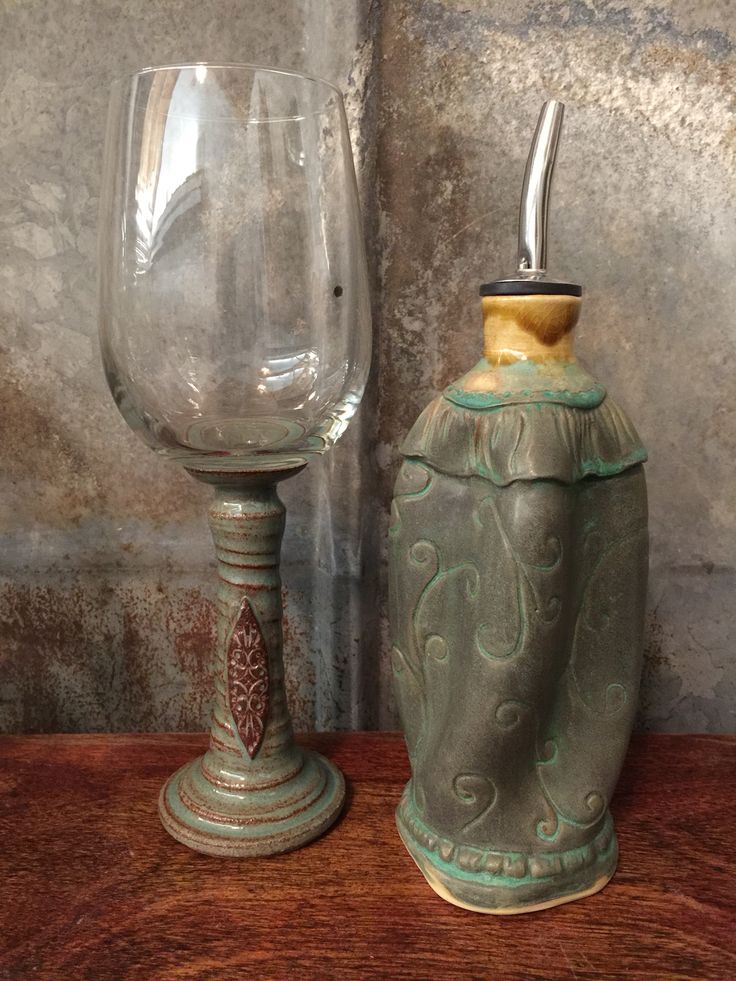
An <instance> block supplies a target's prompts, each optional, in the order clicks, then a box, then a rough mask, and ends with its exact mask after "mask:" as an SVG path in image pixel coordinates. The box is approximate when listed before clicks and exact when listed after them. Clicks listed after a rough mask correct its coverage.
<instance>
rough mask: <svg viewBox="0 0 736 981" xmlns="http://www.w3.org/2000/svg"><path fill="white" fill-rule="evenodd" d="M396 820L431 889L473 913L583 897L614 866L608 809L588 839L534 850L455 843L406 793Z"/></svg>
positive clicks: (502, 912) (510, 911)
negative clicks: (563, 847)
mask: <svg viewBox="0 0 736 981" xmlns="http://www.w3.org/2000/svg"><path fill="white" fill-rule="evenodd" d="M396 824H397V827H398V830H399V834H400V836H401V840H402V841H403V842H404V845H405V846H406V849H407V851H408V852H409V854H410V855H411V857H412V858H413V859H414V861H415V862H416V864H417V866H418V868H419V870H420V871H421V873H422V875H423V876H424V877H425V879H426V880H427V882H428V883H429V885H430V886H431V887H432V889H433V890H434V891H435V892H436V893H437V895H438V896H441V897H442V899H444V900H445V901H446V902H448V903H452V904H454V905H455V906H460V907H462V908H463V909H468V910H472V911H473V912H476V913H493V914H496V915H499V916H507V915H514V914H516V913H531V912H534V911H535V910H542V909H548V908H550V907H552V906H559V905H561V904H562V903H570V902H573V901H574V900H576V899H584V898H585V897H586V896H591V895H593V894H594V893H596V892H599V891H600V890H601V889H603V887H604V886H605V885H606V884H607V883H608V882H609V881H610V879H611V877H612V876H613V874H614V872H615V871H616V862H617V860H618V844H617V841H616V834H615V832H614V829H613V819H612V818H611V815H610V813H607V814H606V818H605V821H604V824H603V827H602V828H601V830H600V831H599V832H598V834H597V835H596V836H595V838H594V839H593V840H592V841H591V842H590V843H589V844H587V845H585V846H583V847H581V848H574V849H570V850H569V851H566V852H545V853H540V854H539V855H523V854H521V853H518V852H508V853H504V852H497V851H493V850H490V849H481V848H475V847H472V846H469V845H456V844H455V843H454V842H452V841H451V840H450V839H448V838H443V837H442V836H441V835H438V834H436V833H435V832H433V831H432V830H431V829H430V828H428V827H427V825H426V824H424V822H423V821H421V819H420V818H419V817H418V816H417V815H416V813H414V811H413V808H412V805H411V802H410V800H409V798H408V796H407V794H406V793H405V794H404V796H403V797H402V800H401V803H400V804H399V806H398V808H397V810H396Z"/></svg>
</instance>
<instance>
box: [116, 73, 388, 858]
mask: <svg viewBox="0 0 736 981" xmlns="http://www.w3.org/2000/svg"><path fill="white" fill-rule="evenodd" d="M99 260H100V294H99V296H100V300H99V321H100V339H101V346H102V358H103V363H104V367H105V372H106V375H107V379H108V383H109V385H110V389H111V391H112V394H113V397H114V399H115V401H116V403H117V405H118V408H119V409H120V411H121V413H122V414H123V416H124V418H125V420H126V422H127V423H128V425H129V426H130V427H131V428H132V429H133V430H134V431H135V432H136V433H138V434H139V435H140V436H141V437H142V438H143V439H144V440H145V441H146V442H147V443H148V444H149V445H150V446H151V447H152V448H153V449H154V450H155V451H156V452H157V453H159V454H161V455H162V456H164V457H167V458H168V459H170V460H176V461H178V462H179V463H181V464H182V466H184V468H185V469H186V470H187V471H188V472H189V473H190V474H191V475H192V476H194V477H196V478H197V479H199V480H202V481H205V482H207V483H209V484H212V485H213V487H214V501H213V503H212V506H211V508H210V511H209V521H210V527H211V530H212V535H213V538H214V543H215V550H216V553H217V559H218V572H219V580H220V582H219V592H218V597H217V615H218V631H217V636H218V640H217V648H216V652H215V658H214V674H215V706H214V711H213V717H212V726H211V731H210V742H209V749H208V750H207V752H206V753H205V754H204V756H202V757H200V758H199V759H196V760H194V761H193V762H191V763H189V764H187V765H186V766H184V767H183V768H182V769H180V770H179V771H178V772H176V773H175V774H174V775H173V776H172V777H170V778H169V780H168V781H167V783H166V784H165V785H164V787H163V789H162V791H161V796H160V800H159V813H160V816H161V820H162V822H163V824H164V827H165V828H166V830H167V831H168V832H169V833H170V834H171V835H173V836H174V838H176V839H178V840H179V841H181V842H184V843H185V844H187V845H189V846H190V847H191V848H194V849H196V850H197V851H201V852H205V853H207V854H212V855H267V854H274V853H276V852H281V851H286V850H288V849H292V848H297V847H299V846H300V845H303V844H305V843H306V842H308V841H310V840H311V839H313V838H315V837H317V836H318V835H319V834H321V833H322V831H324V830H325V829H326V828H327V827H328V826H329V825H330V824H331V823H332V822H333V821H334V820H335V818H336V817H337V815H338V813H339V811H340V808H341V807H342V804H343V800H344V793H345V791H344V781H343V778H342V775H341V774H340V772H339V770H338V769H337V768H336V767H335V766H334V765H333V764H332V763H330V762H329V761H327V760H325V759H324V758H323V757H321V756H319V755H318V754H316V753H312V752H307V751H305V750H303V749H301V748H299V747H298V746H297V745H296V744H295V742H294V738H293V733H292V726H291V720H290V717H289V713H288V709H287V705H286V696H285V691H284V684H283V661H282V623H281V620H282V607H281V581H280V576H279V554H280V545H281V537H282V534H283V529H284V517H285V515H284V507H283V505H282V503H281V501H280V500H279V497H278V495H277V492H276V485H277V483H278V481H280V480H284V479H285V478H287V477H291V476H293V475H294V474H296V473H298V472H299V471H300V470H302V469H303V468H304V467H305V466H306V464H307V463H308V461H309V460H310V459H312V457H314V456H315V455H317V454H320V453H324V452H325V451H326V450H328V449H329V448H330V446H332V444H333V443H334V442H335V440H337V439H338V437H339V436H340V435H341V433H343V432H344V430H345V428H346V426H347V425H348V422H349V421H350V418H351V416H352V415H353V414H354V412H355V410H356V408H357V406H358V404H359V402H360V399H361V396H362V393H363V389H364V386H365V383H366V378H367V374H368V368H369V362H370V348H371V339H370V316H369V305H368V289H367V275H366V266H365V254H364V247H363V240H362V231H361V222H360V211H359V205H358V196H357V189H356V183H355V174H354V170H353V161H352V154H351V149H350V138H349V135H348V128H347V122H346V118H345V110H344V107H343V101H342V97H341V95H340V92H339V91H338V89H336V88H335V87H334V86H332V85H330V84H329V83H327V82H324V81H321V80H320V79H317V78H311V77H309V76H307V75H302V74H298V73H296V72H285V71H277V70H275V69H269V68H262V67H258V66H251V65H210V64H193V65H176V66H170V67H162V68H150V69H146V70H145V71H141V72H138V73H136V74H134V75H131V76H129V77H127V78H124V79H121V80H119V81H118V82H116V83H114V85H113V88H112V94H111V101H110V112H109V119H108V129H107V139H106V148H105V164H104V175H103V191H102V197H101V204H100V248H99ZM174 506H175V505H174V503H173V502H172V507H174Z"/></svg>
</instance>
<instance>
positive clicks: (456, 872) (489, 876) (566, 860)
mask: <svg viewBox="0 0 736 981" xmlns="http://www.w3.org/2000/svg"><path fill="white" fill-rule="evenodd" d="M404 808H405V811H408V812H409V814H410V817H411V820H412V821H413V822H414V823H415V824H416V825H418V826H419V828H420V829H421V831H420V834H421V832H424V834H425V835H426V836H427V837H431V836H432V831H431V829H430V828H428V827H427V826H426V825H425V824H424V823H423V822H422V820H421V818H420V817H419V814H418V813H417V810H416V807H415V805H414V804H413V802H412V801H411V800H409V801H408V802H405V803H404ZM397 821H398V823H399V825H400V827H401V830H402V831H403V832H404V834H406V833H407V827H406V823H405V821H404V817H403V816H402V815H401V814H400V813H399V814H397ZM605 828H606V830H608V831H610V840H609V841H608V844H607V845H606V846H605V847H604V848H603V849H602V850H601V851H599V852H597V857H595V858H594V859H593V860H590V861H588V859H589V856H590V854H591V849H590V848H589V847H587V846H583V847H578V848H570V849H568V850H567V851H564V852H554V851H551V852H547V853H545V856H544V857H545V858H546V859H548V860H550V861H551V860H558V861H559V862H560V863H561V864H562V865H564V864H568V865H569V866H575V865H577V866H579V867H582V866H583V865H584V864H586V862H587V864H588V865H590V866H591V867H593V868H595V867H606V866H607V865H608V864H609V863H610V861H611V859H612V858H614V857H615V852H616V849H617V844H616V836H615V834H614V832H613V821H612V819H611V816H610V814H607V815H606V820H605ZM412 848H413V849H415V850H416V853H417V854H418V855H421V856H422V857H423V858H424V860H425V861H426V862H428V863H429V864H431V865H433V866H434V867H435V869H437V870H438V871H440V872H442V873H444V875H445V876H447V877H448V878H450V879H460V880H464V881H466V882H469V883H472V884H473V885H480V886H483V887H489V888H491V889H495V888H497V887H501V888H502V889H520V888H522V887H523V886H530V885H534V886H540V888H541V890H542V891H543V890H544V886H545V884H549V883H554V882H555V876H554V875H539V876H533V875H530V874H529V873H528V872H527V873H526V874H524V875H521V876H510V875H502V874H499V873H495V872H485V871H477V872H473V871H469V870H468V869H463V868H461V867H460V866H459V865H458V864H457V862H453V861H451V860H449V859H443V858H442V857H441V856H440V855H439V854H438V852H437V850H436V849H430V848H427V847H426V846H425V845H423V844H422V843H421V842H420V841H419V839H418V837H417V836H416V835H412ZM530 857H531V856H529V855H526V854H524V853H523V852H505V853H503V858H507V859H509V860H511V861H514V862H517V863H524V864H525V865H526V866H527V868H528V860H529V858H530ZM503 901H504V902H505V901H506V900H505V898H504V899H503Z"/></svg>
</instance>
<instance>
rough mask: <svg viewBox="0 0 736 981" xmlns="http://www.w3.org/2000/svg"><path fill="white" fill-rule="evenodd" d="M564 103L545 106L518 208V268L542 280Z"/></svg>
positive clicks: (522, 272)
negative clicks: (550, 198)
mask: <svg viewBox="0 0 736 981" xmlns="http://www.w3.org/2000/svg"><path fill="white" fill-rule="evenodd" d="M564 114H565V105H564V103H562V102H557V101H556V100H554V99H551V100H550V101H549V102H545V103H544V105H543V106H542V111H541V112H540V114H539V120H538V121H537V128H536V130H535V131H534V138H533V140H532V145H531V149H530V150H529V157H528V159H527V162H526V171H525V172H524V184H523V187H522V191H521V207H520V209H519V252H518V271H519V276H520V277H523V278H524V279H541V278H542V277H544V275H545V273H546V271H547V215H548V212H549V194H550V186H551V184H552V173H553V171H554V167H555V157H556V156H557V144H558V143H559V142H560V132H561V130H562V117H563V116H564Z"/></svg>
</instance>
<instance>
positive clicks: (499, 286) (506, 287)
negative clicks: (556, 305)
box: [480, 279, 583, 296]
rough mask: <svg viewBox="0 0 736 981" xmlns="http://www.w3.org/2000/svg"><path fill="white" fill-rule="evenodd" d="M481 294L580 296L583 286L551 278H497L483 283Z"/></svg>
mask: <svg viewBox="0 0 736 981" xmlns="http://www.w3.org/2000/svg"><path fill="white" fill-rule="evenodd" d="M480 295H481V296H582V295H583V287H582V286H579V285H578V284H577V283H555V282H553V281H552V280H544V279H542V280H534V279H506V280H504V279H498V280H496V282H495V283H483V285H482V286H481V288H480Z"/></svg>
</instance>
